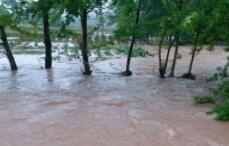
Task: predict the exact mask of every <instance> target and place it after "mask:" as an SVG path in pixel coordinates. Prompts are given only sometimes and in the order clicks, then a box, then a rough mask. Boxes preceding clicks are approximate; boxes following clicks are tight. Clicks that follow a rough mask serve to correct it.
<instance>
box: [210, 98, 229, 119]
mask: <svg viewBox="0 0 229 146" xmlns="http://www.w3.org/2000/svg"><path fill="white" fill-rule="evenodd" d="M213 114H215V115H216V119H218V120H220V121H228V120H229V100H227V101H226V102H225V103H224V104H222V105H218V106H217V107H216V108H215V109H214V110H213Z"/></svg>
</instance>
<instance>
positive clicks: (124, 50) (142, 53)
mask: <svg viewBox="0 0 229 146" xmlns="http://www.w3.org/2000/svg"><path fill="white" fill-rule="evenodd" d="M115 50H116V52H117V53H118V54H124V55H128V52H129V47H128V46H125V45H120V46H118V47H116V48H115ZM150 55H151V54H150V53H149V51H147V50H144V49H142V48H134V49H133V52H132V57H146V56H150Z"/></svg>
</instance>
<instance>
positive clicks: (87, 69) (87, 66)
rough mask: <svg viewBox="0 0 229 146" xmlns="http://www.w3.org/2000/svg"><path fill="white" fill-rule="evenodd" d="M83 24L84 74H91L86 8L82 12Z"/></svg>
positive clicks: (82, 50) (82, 51)
mask: <svg viewBox="0 0 229 146" xmlns="http://www.w3.org/2000/svg"><path fill="white" fill-rule="evenodd" d="M81 26H82V39H81V41H82V42H81V53H82V57H83V65H84V72H83V74H84V75H91V69H90V64H89V59H88V51H87V45H88V44H87V43H88V40H87V39H88V38H87V10H86V9H84V10H83V11H82V14H81Z"/></svg>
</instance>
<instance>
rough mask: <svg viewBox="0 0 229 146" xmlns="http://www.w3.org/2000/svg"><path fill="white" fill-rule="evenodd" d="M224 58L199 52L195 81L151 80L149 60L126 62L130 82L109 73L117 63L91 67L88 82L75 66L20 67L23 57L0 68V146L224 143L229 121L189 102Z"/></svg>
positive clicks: (152, 61)
mask: <svg viewBox="0 0 229 146" xmlns="http://www.w3.org/2000/svg"><path fill="white" fill-rule="evenodd" d="M182 53H183V54H184V55H185V54H188V53H187V52H185V51H184V52H182ZM226 56H227V54H225V53H224V52H223V51H216V53H215V54H211V53H207V54H206V53H203V54H200V55H199V57H198V58H197V60H196V66H195V68H194V73H195V74H196V75H197V76H198V79H199V80H197V81H191V80H184V79H179V78H175V79H171V78H167V79H164V80H162V79H159V77H158V76H157V64H156V62H157V61H156V60H157V58H152V57H147V58H136V59H134V60H133V63H132V67H133V71H134V72H135V74H134V75H133V76H132V77H121V76H119V75H118V74H117V73H118V72H120V70H122V68H123V67H124V64H125V58H116V59H111V60H105V61H99V62H96V63H94V64H93V70H94V74H93V76H91V77H85V76H82V75H81V65H80V64H81V63H80V62H76V63H73V62H67V63H66V62H65V63H63V62H54V69H53V70H49V71H45V70H42V69H39V67H37V66H39V62H37V63H38V65H36V67H31V66H27V67H24V68H23V66H26V65H25V64H29V65H31V62H28V61H26V60H25V61H24V64H23V63H21V64H19V65H20V66H21V69H20V70H19V71H17V72H10V71H7V70H5V71H0V146H229V138H228V137H229V123H222V122H218V121H215V120H214V119H213V118H212V117H210V116H208V115H206V112H207V111H209V110H210V109H211V108H212V107H210V106H197V105H194V104H193V103H192V97H193V96H195V95H207V94H208V93H209V90H208V88H207V86H206V85H205V83H204V81H203V80H204V78H203V77H202V76H203V75H206V74H211V73H213V71H214V70H215V68H216V67H217V66H220V65H223V64H224V63H225V61H226V59H225V57H226ZM17 58H20V56H16V59H17ZM187 60H188V58H187V57H184V58H183V59H182V60H180V61H179V63H178V67H177V68H178V71H177V74H181V73H182V72H184V71H185V69H183V68H182V69H179V68H181V67H184V66H186V65H187V64H188V62H187V64H186V61H187ZM18 63H19V61H18ZM33 63H36V62H33Z"/></svg>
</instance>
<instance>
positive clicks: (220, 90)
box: [214, 79, 229, 99]
mask: <svg viewBox="0 0 229 146" xmlns="http://www.w3.org/2000/svg"><path fill="white" fill-rule="evenodd" d="M214 94H215V95H217V96H218V97H221V98H223V99H229V80H228V79H226V80H224V81H223V82H222V83H220V84H219V85H218V87H217V88H216V89H215V90H214Z"/></svg>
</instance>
